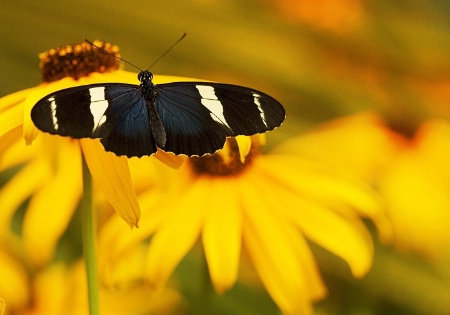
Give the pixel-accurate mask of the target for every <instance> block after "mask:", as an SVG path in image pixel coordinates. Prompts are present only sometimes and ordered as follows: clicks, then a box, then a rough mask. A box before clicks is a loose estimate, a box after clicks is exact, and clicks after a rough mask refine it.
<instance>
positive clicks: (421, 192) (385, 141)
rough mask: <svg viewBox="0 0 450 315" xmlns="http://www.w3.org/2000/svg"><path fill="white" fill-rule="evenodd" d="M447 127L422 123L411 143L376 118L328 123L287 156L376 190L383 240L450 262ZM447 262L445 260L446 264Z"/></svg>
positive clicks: (356, 117) (438, 122)
mask: <svg viewBox="0 0 450 315" xmlns="http://www.w3.org/2000/svg"><path fill="white" fill-rule="evenodd" d="M449 143H450V124H449V123H448V122H447V121H443V120H430V121H428V122H426V123H423V124H422V125H421V126H420V127H419V128H418V130H417V131H416V133H415V135H414V136H413V137H412V138H406V137H404V136H402V135H401V134H399V133H396V132H394V131H392V130H391V129H389V128H388V127H387V126H386V124H385V123H384V122H383V121H382V119H381V118H380V117H377V116H376V115H374V114H367V113H366V114H358V115H354V116H351V117H347V118H344V119H339V120H336V121H334V122H331V123H327V124H325V125H324V126H322V128H318V129H317V130H316V131H314V132H311V133H309V134H308V135H305V136H304V137H302V140H301V141H300V142H299V145H298V146H297V147H295V148H293V147H290V148H285V149H289V150H290V151H291V152H293V151H295V152H296V153H299V154H303V155H305V156H310V157H314V158H316V159H318V160H320V161H322V162H325V163H327V164H328V165H330V167H332V168H337V167H339V168H341V169H343V170H346V171H348V172H351V173H353V174H355V175H356V176H360V177H361V178H363V179H364V180H365V181H368V182H370V183H371V184H373V185H375V186H376V187H378V189H379V191H380V192H381V195H382V196H381V197H383V199H384V204H385V206H386V211H387V214H388V217H389V219H390V222H389V224H379V225H378V226H379V227H381V229H380V232H381V236H383V240H386V241H389V240H393V241H394V244H395V245H396V246H397V247H398V248H400V249H402V250H405V251H413V252H416V253H420V254H421V255H423V256H424V257H428V258H430V259H434V260H437V259H446V260H447V261H448V259H450V251H449V250H448V248H450V234H449V233H448V229H449V222H450V215H449V213H450V212H449V209H450V189H449V185H448V183H449V182H450V168H449V167H448V165H450V147H449ZM444 261H445V260H444Z"/></svg>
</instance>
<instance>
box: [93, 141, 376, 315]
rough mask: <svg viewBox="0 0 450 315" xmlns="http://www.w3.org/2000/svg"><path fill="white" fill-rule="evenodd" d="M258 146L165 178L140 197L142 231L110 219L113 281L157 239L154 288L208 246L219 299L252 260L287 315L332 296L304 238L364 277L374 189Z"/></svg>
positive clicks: (108, 259) (106, 249)
mask: <svg viewBox="0 0 450 315" xmlns="http://www.w3.org/2000/svg"><path fill="white" fill-rule="evenodd" d="M251 139H252V140H250V138H248V137H243V138H241V137H238V138H236V139H229V141H228V142H227V145H226V146H225V148H224V150H221V151H219V152H218V153H216V154H214V155H210V156H204V157H197V158H191V159H189V161H188V162H187V163H186V164H185V165H183V166H182V168H181V169H180V171H179V172H177V173H176V174H174V173H173V172H169V173H166V174H165V175H164V177H162V179H161V180H160V183H161V185H159V188H156V190H157V191H158V194H154V193H153V194H150V193H147V192H145V191H143V192H141V194H140V195H139V199H140V203H141V206H142V208H143V209H144V211H143V216H142V221H141V222H142V224H141V228H140V229H138V230H133V231H131V232H130V231H127V230H126V229H123V227H121V226H120V224H119V221H118V220H117V219H115V218H112V219H111V221H110V222H108V223H107V224H106V225H105V226H104V228H103V229H102V233H101V237H100V251H101V252H102V253H103V254H104V255H102V260H101V261H100V265H101V266H102V270H103V272H105V273H104V277H105V279H107V278H108V277H110V278H112V279H113V278H114V270H115V264H116V263H118V262H120V261H121V259H123V257H126V256H127V254H128V253H130V252H132V251H133V249H134V248H135V246H138V247H140V246H142V241H143V240H144V239H146V238H148V237H149V236H152V239H151V242H150V245H149V247H148V254H147V258H146V262H145V270H146V271H145V274H146V275H145V276H146V279H147V281H149V282H150V284H151V285H153V286H155V287H161V286H163V285H164V284H165V283H166V282H167V281H168V279H169V278H170V276H171V274H172V272H173V271H174V269H175V267H176V266H177V265H178V263H179V262H180V261H181V259H182V258H183V257H184V256H185V255H186V253H187V252H188V251H189V250H190V249H191V248H192V247H193V246H194V244H195V243H196V242H197V241H198V240H201V243H202V245H203V249H204V254H205V258H206V261H207V265H208V270H209V275H210V278H211V281H212V284H213V287H214V289H215V290H216V291H217V292H219V293H222V292H224V291H226V290H228V289H230V288H231V287H232V286H233V285H234V284H235V283H236V281H237V278H238V274H239V269H240V263H241V261H242V259H241V256H245V257H249V258H250V260H251V262H252V265H253V266H254V269H255V270H256V272H257V274H258V275H259V278H260V279H261V282H262V283H263V285H264V286H265V288H266V289H267V291H268V293H269V294H270V295H271V297H272V298H273V300H274V301H275V302H276V304H277V305H278V306H279V308H280V309H281V310H282V311H283V312H284V313H286V314H309V313H311V312H312V301H315V300H318V299H320V298H323V297H324V296H325V294H326V288H325V286H324V284H323V282H322V280H321V277H320V273H319V270H318V267H317V265H316V263H315V260H314V258H313V255H312V252H311V250H310V248H309V246H308V244H307V242H306V239H309V240H312V241H313V242H316V243H317V244H319V245H320V246H322V247H324V248H325V249H327V250H329V251H331V252H332V253H334V254H336V255H337V256H339V257H341V258H342V259H343V260H345V261H346V262H347V263H348V265H349V267H350V270H351V272H352V273H353V275H354V276H357V277H361V276H363V275H364V274H365V273H366V272H367V271H368V270H369V268H370V266H371V262H372V255H373V248H372V241H371V237H370V235H369V233H368V231H367V230H366V228H365V226H364V224H363V223H362V221H361V217H368V218H372V219H374V220H377V218H380V217H381V215H380V210H379V207H378V203H377V201H376V199H375V198H374V196H373V195H372V192H371V190H370V189H368V187H366V186H365V185H362V184H361V183H360V182H352V181H349V180H348V179H346V178H343V177H341V176H340V175H337V174H333V172H330V170H328V169H324V168H322V167H320V165H318V164H316V163H314V162H312V161H311V160H306V159H302V158H300V157H298V156H295V155H286V154H283V153H282V152H281V151H280V152H279V153H274V154H267V155H264V154H261V153H260V152H259V151H260V146H261V140H260V139H261V138H260V137H256V136H255V137H252V138H251ZM293 141H295V140H293ZM238 148H239V149H238ZM142 163H146V162H145V161H142ZM133 167H134V166H133V165H132V166H131V168H132V169H133ZM132 173H134V172H132ZM156 187H158V185H156ZM152 192H155V186H152Z"/></svg>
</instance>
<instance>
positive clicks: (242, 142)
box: [236, 136, 252, 163]
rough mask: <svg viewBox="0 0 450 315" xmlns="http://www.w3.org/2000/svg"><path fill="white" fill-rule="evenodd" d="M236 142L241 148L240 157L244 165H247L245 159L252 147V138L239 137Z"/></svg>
mask: <svg viewBox="0 0 450 315" xmlns="http://www.w3.org/2000/svg"><path fill="white" fill-rule="evenodd" d="M236 142H237V144H238V147H239V155H240V159H241V162H242V163H245V157H246V156H247V154H248V153H249V152H250V149H251V147H252V138H250V137H247V136H237V137H236Z"/></svg>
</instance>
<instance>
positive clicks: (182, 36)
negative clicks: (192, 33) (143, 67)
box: [147, 33, 187, 70]
mask: <svg viewBox="0 0 450 315" xmlns="http://www.w3.org/2000/svg"><path fill="white" fill-rule="evenodd" d="M186 35H187V34H186V33H184V34H183V35H181V37H180V38H179V39H178V40H177V41H176V42H175V43H173V44H172V46H170V47H169V49H167V50H166V52H165V53H164V54H162V55H161V56H159V58H158V59H156V60H155V61H154V62H153V63H152V64H151V65H150V67H148V68H147V70H148V69H150V68H151V67H153V65H154V64H155V63H157V62H158V61H159V59H161V58H162V57H164V56H165V55H167V54H168V53H169V51H171V50H172V48H173V47H175V46H176V45H177V44H178V43H179V42H181V41H182V40H183V39H184V38H185V37H186Z"/></svg>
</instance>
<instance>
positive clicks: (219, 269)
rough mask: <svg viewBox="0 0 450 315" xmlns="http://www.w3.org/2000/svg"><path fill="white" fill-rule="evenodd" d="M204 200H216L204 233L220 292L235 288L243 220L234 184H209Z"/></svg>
mask: <svg viewBox="0 0 450 315" xmlns="http://www.w3.org/2000/svg"><path fill="white" fill-rule="evenodd" d="M209 182H210V184H209V187H208V191H205V196H214V203H213V204H212V205H211V206H210V207H209V209H208V211H207V212H206V214H205V215H206V217H205V223H204V226H203V229H202V239H203V246H204V250H205V256H206V261H207V262H208V270H209V274H210V277H211V281H212V283H213V285H214V288H215V290H216V291H217V292H219V293H223V292H224V291H226V290H228V289H229V288H230V287H232V286H233V285H234V283H235V282H236V278H237V275H238V269H239V259H240V253H241V229H242V217H241V209H240V205H239V202H238V200H237V199H236V198H235V195H236V193H237V191H236V190H235V189H234V186H235V183H234V181H231V182H228V181H221V180H210V181H209Z"/></svg>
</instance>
